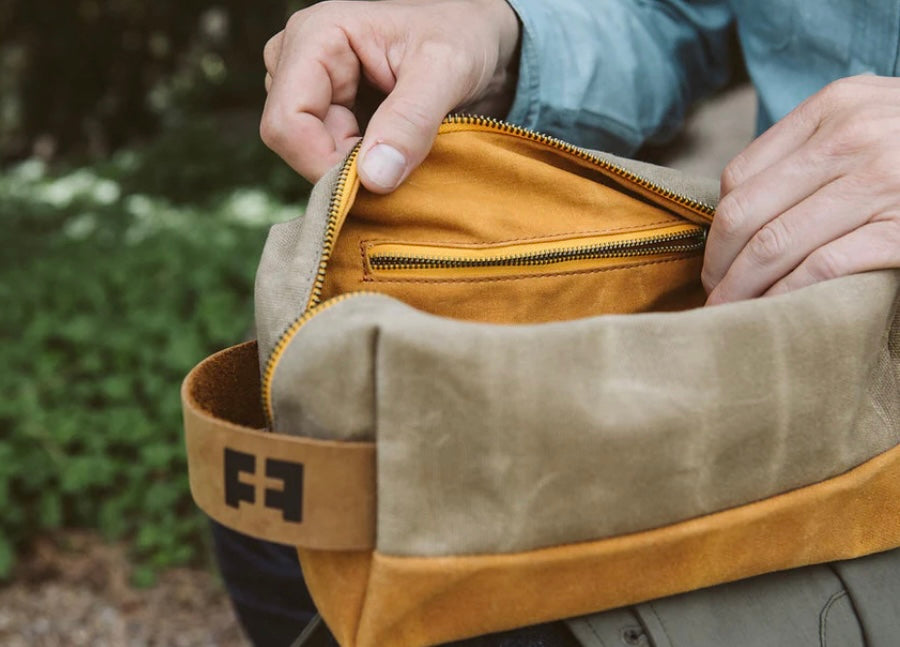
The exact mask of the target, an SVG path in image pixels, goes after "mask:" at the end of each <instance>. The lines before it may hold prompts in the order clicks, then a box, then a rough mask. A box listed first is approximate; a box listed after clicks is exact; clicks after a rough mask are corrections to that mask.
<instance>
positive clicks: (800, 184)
mask: <svg viewBox="0 0 900 647" xmlns="http://www.w3.org/2000/svg"><path fill="white" fill-rule="evenodd" d="M891 267H900V79H898V78H888V77H877V76H856V77H851V78H846V79H841V80H840V81H836V82H834V83H832V84H830V85H828V86H827V87H826V88H824V89H823V90H821V91H820V92H818V93H816V94H815V95H813V96H812V97H810V98H809V99H807V100H806V101H805V102H803V103H802V104H801V105H800V106H798V107H797V108H796V109H795V110H794V111H793V112H791V113H790V114H789V115H788V116H787V117H785V118H784V119H782V120H781V121H780V122H778V123H777V124H775V125H774V126H772V128H770V129H769V130H768V131H766V132H765V133H764V134H763V135H761V136H760V137H759V138H758V139H756V140H755V141H754V142H753V143H752V144H750V146H748V147H747V148H746V149H745V150H744V151H743V152H742V153H740V154H739V155H738V156H737V157H735V159H734V160H732V162H731V163H730V164H729V165H728V167H727V168H726V169H725V172H724V173H723V174H722V193H721V200H720V202H719V207H718V209H717V211H716V217H715V220H714V221H713V225H712V227H711V229H710V232H709V240H708V243H707V248H706V257H705V259H704V266H703V285H704V286H705V287H706V290H707V292H709V300H708V302H707V303H708V304H710V305H712V304H718V303H725V302H729V301H737V300H740V299H748V298H751V297H756V296H760V295H774V294H781V293H783V292H788V291H790V290H796V289H798V288H801V287H804V286H807V285H811V284H813V283H817V282H819V281H824V280H826V279H832V278H837V277H839V276H844V275H847V274H853V273H856V272H865V271H868V270H875V269H883V268H891Z"/></svg>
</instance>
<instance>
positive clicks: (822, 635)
mask: <svg viewBox="0 0 900 647" xmlns="http://www.w3.org/2000/svg"><path fill="white" fill-rule="evenodd" d="M844 597H847V592H846V591H844V590H841V591H838V592H837V593H833V594H832V595H831V597H830V598H828V601H827V602H826V603H825V606H824V607H822V611H821V612H819V647H827V645H828V636H827V633H828V613H829V612H830V611H831V607H832V606H834V604H835V602H837V601H838V600H840V599H841V598H844Z"/></svg>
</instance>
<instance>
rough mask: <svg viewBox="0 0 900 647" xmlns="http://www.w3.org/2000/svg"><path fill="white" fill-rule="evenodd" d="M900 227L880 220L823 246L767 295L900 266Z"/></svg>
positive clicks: (894, 223) (774, 286)
mask: <svg viewBox="0 0 900 647" xmlns="http://www.w3.org/2000/svg"><path fill="white" fill-rule="evenodd" d="M898 232H900V227H898V226H897V223H896V222H890V221H880V222H879V221H876V222H872V223H870V224H867V225H865V226H863V227H860V228H859V229H855V230H854V231H852V232H850V233H849V234H847V235H846V236H843V237H841V238H838V239H837V240H835V241H833V242H831V243H829V244H827V245H824V246H822V247H819V248H818V249H816V250H815V251H814V252H813V253H812V254H810V255H809V256H808V257H807V258H806V260H804V261H803V262H802V263H801V264H800V265H799V266H798V267H797V268H796V269H795V270H794V271H793V272H791V273H790V274H788V275H787V276H785V277H784V278H783V279H781V280H780V281H778V282H777V283H775V285H773V286H772V287H771V288H769V290H768V291H767V292H766V293H765V295H766V296H774V295H777V294H783V293H785V292H790V291H792V290H798V289H800V288H803V287H807V286H809V285H813V284H814V283H818V282H820V281H826V280H828V279H834V278H838V277H840V276H846V275H848V274H855V273H857V272H868V271H871V270H877V269H887V268H900V234H898Z"/></svg>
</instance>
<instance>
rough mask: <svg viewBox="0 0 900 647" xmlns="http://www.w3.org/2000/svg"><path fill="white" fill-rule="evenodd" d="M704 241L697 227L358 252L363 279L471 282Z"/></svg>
mask: <svg viewBox="0 0 900 647" xmlns="http://www.w3.org/2000/svg"><path fill="white" fill-rule="evenodd" d="M705 240H706V230H705V229H704V228H703V227H700V226H699V225H694V224H681V225H674V226H669V227H662V228H657V229H653V230H651V231H645V232H628V233H618V234H599V235H593V236H579V237H577V238H566V239H562V240H550V241H537V242H532V241H530V242H525V243H516V242H514V243H508V244H503V245H484V246H462V245H446V244H431V243H404V242H371V243H364V244H363V250H364V252H363V253H364V257H365V271H366V274H367V276H368V277H369V278H371V279H374V280H399V279H406V280H410V279H413V280H415V279H421V280H453V279H467V280H472V279H477V278H500V277H504V276H507V277H513V276H523V275H529V274H550V273H559V272H580V271H589V270H594V269H601V268H612V267H621V266H624V265H627V264H629V263H632V262H641V261H642V260H644V259H647V258H648V257H665V256H671V255H680V254H691V253H697V252H700V251H701V250H702V249H703V246H704V243H705Z"/></svg>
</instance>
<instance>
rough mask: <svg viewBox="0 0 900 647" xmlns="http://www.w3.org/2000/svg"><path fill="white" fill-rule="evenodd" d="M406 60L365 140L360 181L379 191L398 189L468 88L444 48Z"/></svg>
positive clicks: (414, 55)
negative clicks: (454, 68)
mask: <svg viewBox="0 0 900 647" xmlns="http://www.w3.org/2000/svg"><path fill="white" fill-rule="evenodd" d="M405 60H406V64H405V65H404V66H403V67H401V69H400V70H399V71H398V75H397V82H396V84H395V85H394V87H393V89H392V90H391V92H390V94H389V95H388V96H387V98H386V99H385V100H384V102H383V103H382V104H381V106H380V107H379V108H378V110H376V111H375V114H374V115H372V119H371V120H370V121H369V126H368V128H367V129H366V134H365V137H364V138H363V144H362V149H361V158H360V166H359V172H360V179H361V180H362V182H363V184H364V185H365V186H366V188H368V189H369V190H370V191H373V192H375V193H388V192H390V191H392V190H394V189H395V188H396V187H397V186H398V185H399V184H400V183H401V182H403V180H405V179H406V177H407V176H408V175H409V173H410V172H411V171H412V170H413V169H414V168H415V167H416V166H418V165H419V163H421V161H422V160H423V159H425V156H426V155H427V154H428V151H429V150H430V148H431V145H432V143H433V141H434V138H435V135H436V134H437V131H438V127H439V126H440V124H441V121H442V120H443V119H444V117H445V116H446V115H447V113H448V112H450V111H451V110H452V109H453V108H454V107H455V106H456V105H457V104H458V103H459V99H460V97H462V96H465V92H466V88H464V87H463V85H464V83H465V77H466V75H465V74H463V73H461V72H460V73H454V72H453V71H452V70H450V69H449V68H452V67H453V60H454V57H453V56H452V55H451V53H450V52H447V51H445V50H444V49H443V48H440V47H430V46H426V47H423V48H421V49H420V50H419V51H418V52H416V53H414V54H412V55H411V56H408V57H407V58H406V59H405ZM436 69H443V70H444V72H445V73H444V74H436V73H435V70H436Z"/></svg>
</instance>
